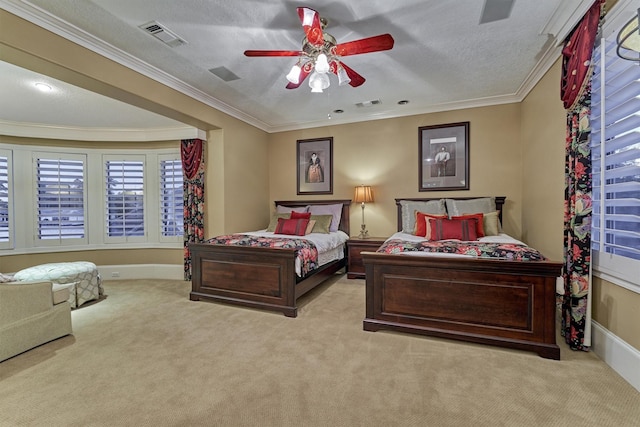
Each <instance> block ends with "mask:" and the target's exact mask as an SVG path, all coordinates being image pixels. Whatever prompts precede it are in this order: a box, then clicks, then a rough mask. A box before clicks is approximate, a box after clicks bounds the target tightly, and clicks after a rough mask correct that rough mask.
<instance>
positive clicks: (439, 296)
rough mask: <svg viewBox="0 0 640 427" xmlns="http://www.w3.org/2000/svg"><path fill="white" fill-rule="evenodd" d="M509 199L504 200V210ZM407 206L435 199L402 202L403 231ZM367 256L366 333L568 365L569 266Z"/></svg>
mask: <svg viewBox="0 0 640 427" xmlns="http://www.w3.org/2000/svg"><path fill="white" fill-rule="evenodd" d="M457 199H458V200H464V199H470V198H457ZM504 199H505V198H504V197H498V198H496V208H497V210H499V211H500V212H502V208H503V206H502V205H503V203H504ZM401 200H419V201H428V200H434V199H396V204H397V206H398V230H399V231H400V230H401V221H400V215H401V205H400V201H401ZM362 258H363V262H364V265H365V274H366V318H365V319H364V322H363V326H364V330H366V331H378V330H381V329H386V330H393V331H399V332H408V333H413V334H421V335H430V336H436V337H442V338H450V339H456V340H462V341H470V342H474V343H482V344H490V345H495V346H500V347H507V348H513V349H519V350H527V351H532V352H535V353H537V354H538V355H540V356H542V357H544V358H549V359H560V349H559V347H558V346H557V345H556V328H555V324H556V322H555V318H556V300H555V289H556V287H555V286H556V277H558V276H560V275H561V270H562V264H561V263H557V262H551V261H530V262H523V261H509V260H493V259H482V258H464V257H457V258H456V257H431V256H412V255H402V254H397V255H395V254H394V255H390V254H383V253H377V252H375V253H374V252H363V253H362Z"/></svg>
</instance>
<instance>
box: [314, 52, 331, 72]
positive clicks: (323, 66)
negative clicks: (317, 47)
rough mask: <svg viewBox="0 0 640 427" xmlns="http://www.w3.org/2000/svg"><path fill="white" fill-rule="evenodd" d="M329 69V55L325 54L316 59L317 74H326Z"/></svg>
mask: <svg viewBox="0 0 640 427" xmlns="http://www.w3.org/2000/svg"><path fill="white" fill-rule="evenodd" d="M329 69H330V67H329V61H328V60H327V55H325V54H324V53H321V54H320V55H318V57H317V58H316V66H315V70H316V73H320V74H326V73H328V72H329Z"/></svg>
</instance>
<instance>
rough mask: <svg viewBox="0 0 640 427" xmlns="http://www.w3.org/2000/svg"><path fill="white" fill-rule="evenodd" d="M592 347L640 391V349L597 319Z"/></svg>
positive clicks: (593, 323) (594, 322)
mask: <svg viewBox="0 0 640 427" xmlns="http://www.w3.org/2000/svg"><path fill="white" fill-rule="evenodd" d="M591 323H592V325H593V329H592V331H593V335H592V338H591V339H592V343H591V349H592V350H593V352H594V353H595V354H597V355H598V357H600V359H602V360H603V361H604V362H605V363H606V364H607V365H609V366H610V367H611V368H612V369H613V370H614V371H616V372H617V373H618V374H620V376H622V378H624V379H625V380H626V381H627V382H628V383H629V384H631V385H632V386H633V387H634V388H635V389H636V390H638V391H640V369H638V366H640V350H638V349H636V348H634V347H632V346H630V345H629V344H627V343H626V342H625V341H624V340H622V339H620V338H619V337H617V336H616V335H614V334H612V333H611V331H609V330H607V329H606V328H605V327H603V326H602V325H601V324H599V323H598V322H596V321H595V320H594V321H592V322H591Z"/></svg>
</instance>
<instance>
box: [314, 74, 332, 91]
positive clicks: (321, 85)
mask: <svg viewBox="0 0 640 427" xmlns="http://www.w3.org/2000/svg"><path fill="white" fill-rule="evenodd" d="M330 84H331V82H330V81H329V76H328V75H327V74H326V73H324V74H320V73H318V72H316V71H314V72H313V73H312V74H311V76H310V77H309V87H310V88H311V92H313V93H322V91H323V90H324V89H326V88H328V87H329V85H330Z"/></svg>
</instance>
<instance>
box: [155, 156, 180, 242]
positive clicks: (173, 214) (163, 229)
mask: <svg viewBox="0 0 640 427" xmlns="http://www.w3.org/2000/svg"><path fill="white" fill-rule="evenodd" d="M183 213H184V209H183V202H182V162H181V161H180V159H173V158H172V159H167V160H165V159H162V158H161V160H160V236H161V238H162V237H180V238H182V236H183V234H184V224H183Z"/></svg>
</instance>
